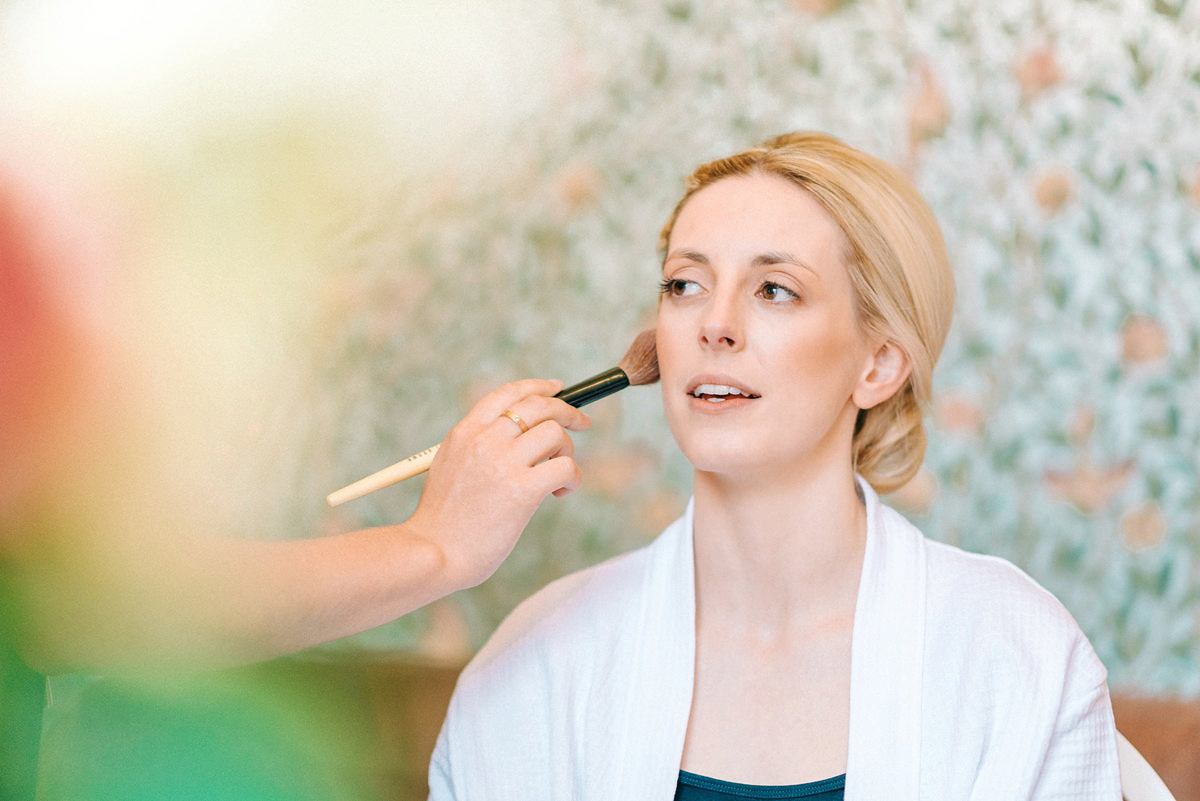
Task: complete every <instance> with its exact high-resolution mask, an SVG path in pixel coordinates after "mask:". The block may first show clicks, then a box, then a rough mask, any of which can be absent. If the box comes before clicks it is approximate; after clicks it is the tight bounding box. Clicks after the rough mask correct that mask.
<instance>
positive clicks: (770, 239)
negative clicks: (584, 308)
mask: <svg viewBox="0 0 1200 801" xmlns="http://www.w3.org/2000/svg"><path fill="white" fill-rule="evenodd" d="M843 252H844V236H843V234H842V232H841V230H840V229H839V228H838V226H837V224H836V223H834V221H833V220H832V218H830V216H829V215H828V213H826V212H825V210H824V209H823V208H822V207H821V206H820V205H819V204H818V203H817V202H816V201H815V200H814V199H813V198H812V196H811V195H809V194H808V193H807V192H805V191H804V190H802V189H800V188H799V187H797V186H796V185H794V184H792V183H791V182H789V181H787V180H786V179H784V178H781V177H779V176H775V175H770V174H763V173H753V174H750V175H745V176H736V177H730V178H722V179H720V180H718V181H717V182H716V183H713V184H711V185H709V186H707V187H705V188H704V189H701V190H699V191H698V192H696V193H695V194H694V195H692V197H691V198H690V199H689V200H688V202H687V203H686V204H685V205H684V207H683V209H682V210H681V211H680V213H679V216H678V218H677V219H676V222H675V226H674V228H673V229H672V231H671V235H670V239H669V241H668V243H667V256H666V260H665V261H664V264H663V298H662V304H661V305H660V307H659V312H658V330H657V347H658V363H659V369H660V373H661V379H662V391H663V403H664V406H665V409H666V415H667V420H668V422H669V423H670V426H671V430H672V432H673V433H674V435H675V439H676V440H677V441H678V443H679V445H680V447H681V448H682V449H683V452H684V454H685V455H686V456H687V457H688V459H689V460H690V461H691V462H692V464H693V466H694V467H695V468H696V469H697V470H699V471H703V472H709V473H715V474H726V475H728V476H731V477H732V476H736V477H740V478H746V479H751V480H756V481H757V480H765V479H767V478H771V479H781V480H788V478H789V477H795V476H797V475H798V474H804V473H805V472H806V471H810V470H813V469H822V468H823V467H827V466H838V465H840V466H842V467H847V468H848V466H849V460H850V440H851V436H852V434H853V426H854V419H855V416H856V414H857V407H856V406H855V405H854V403H853V399H852V395H853V393H854V391H855V388H856V387H857V386H858V385H859V383H860V381H861V380H862V379H863V378H864V377H865V375H866V374H867V373H868V372H869V371H870V369H871V352H872V348H871V347H870V344H869V342H868V341H867V338H866V336H865V335H864V334H863V332H862V331H861V330H860V327H859V324H858V319H857V315H856V312H855V300H854V294H853V290H852V287H851V284H850V277H849V274H848V272H847V269H846V266H845V264H844V263H843V259H842V254H843Z"/></svg>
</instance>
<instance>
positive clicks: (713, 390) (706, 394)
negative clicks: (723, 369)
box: [692, 384, 755, 403]
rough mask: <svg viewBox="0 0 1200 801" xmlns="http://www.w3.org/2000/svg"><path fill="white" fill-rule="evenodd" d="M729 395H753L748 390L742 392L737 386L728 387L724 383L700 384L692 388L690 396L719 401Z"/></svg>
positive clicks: (711, 401) (750, 396)
mask: <svg viewBox="0 0 1200 801" xmlns="http://www.w3.org/2000/svg"><path fill="white" fill-rule="evenodd" d="M730 396H733V397H741V398H753V397H755V396H754V395H751V394H750V393H748V392H743V391H742V390H740V389H738V388H737V387H730V386H726V385H725V384H701V385H700V386H698V387H696V388H695V389H694V390H692V397H695V398H703V399H704V400H707V401H708V402H709V403H720V402H721V401H723V400H725V399H726V398H728V397H730Z"/></svg>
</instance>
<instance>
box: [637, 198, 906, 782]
mask: <svg viewBox="0 0 1200 801" xmlns="http://www.w3.org/2000/svg"><path fill="white" fill-rule="evenodd" d="M843 249H844V248H843V240H842V234H841V232H840V230H839V229H838V228H837V226H836V224H835V223H834V222H833V221H832V219H830V218H829V216H828V214H826V212H825V211H824V210H823V209H822V208H821V207H820V206H819V205H818V204H817V203H816V202H815V201H814V200H813V199H812V198H811V197H810V196H809V195H808V194H807V193H805V192H804V191H802V190H800V189H799V188H797V187H795V186H794V185H792V184H790V183H788V182H787V181H785V180H783V179H781V178H778V177H775V176H767V175H758V174H755V175H750V176H740V177H733V178H725V179H721V180H719V181H717V182H716V183H714V184H712V185H711V186H709V187H706V188H705V189H702V190H700V191H699V192H697V193H696V194H695V195H693V196H692V198H691V199H690V200H689V201H688V203H687V205H686V206H685V207H684V208H683V210H682V211H681V213H680V215H679V217H678V219H677V221H676V224H675V227H674V229H673V231H672V234H671V238H670V242H669V243H668V247H667V257H666V259H665V262H664V267H663V272H664V279H665V284H664V299H663V303H662V305H661V307H660V311H659V320H658V342H657V345H658V358H659V367H660V371H661V374H662V382H663V397H664V405H665V408H666V411H667V418H668V421H669V422H670V424H671V428H672V431H673V433H674V434H675V438H676V440H677V441H678V442H679V443H680V447H681V448H682V449H683V451H684V453H685V454H686V455H687V456H688V458H689V460H690V461H691V462H692V464H693V466H694V467H695V504H696V505H695V521H696V522H695V549H696V603H697V612H696V672H695V690H694V694H693V700H692V712H691V717H690V719H689V722H688V730H687V737H686V742H685V748H684V754H683V761H682V767H683V768H684V769H685V770H688V771H691V772H694V773H699V774H702V775H708V776H713V777H715V778H720V779H724V780H727V781H737V782H745V783H751V784H768V785H769V784H793V783H800V782H807V781H813V780H819V779H824V778H828V777H831V776H835V775H838V774H841V773H843V772H845V770H846V759H847V749H848V741H849V717H850V662H851V653H850V643H851V634H852V631H853V624H854V607H855V600H856V597H857V591H858V582H859V577H860V575H861V571H862V560H863V554H864V547H865V538H866V512H865V509H864V508H863V506H862V502H861V500H860V499H859V498H858V495H857V492H856V487H855V483H854V475H853V470H852V466H851V450H850V446H851V439H852V434H853V427H854V421H855V418H856V415H857V413H858V410H859V409H863V408H869V407H870V406H873V405H875V404H877V403H880V402H882V401H883V400H885V399H886V398H887V397H890V396H891V394H893V393H894V392H895V391H896V390H897V389H898V388H899V386H900V385H901V384H902V383H903V381H904V379H905V378H907V375H908V372H909V364H908V360H907V358H906V357H905V356H904V354H903V353H902V352H901V351H900V350H899V349H898V348H897V347H895V345H893V344H891V343H888V342H876V341H871V340H870V339H869V338H868V337H867V336H866V335H865V334H864V333H863V332H862V331H861V329H860V326H859V324H858V320H857V315H856V313H855V307H854V303H855V301H854V296H853V292H852V289H851V285H850V282H849V277H848V274H847V271H846V267H845V265H844V263H843V261H842V257H841V254H842V252H843ZM729 388H733V390H735V391H733V392H730V390H729Z"/></svg>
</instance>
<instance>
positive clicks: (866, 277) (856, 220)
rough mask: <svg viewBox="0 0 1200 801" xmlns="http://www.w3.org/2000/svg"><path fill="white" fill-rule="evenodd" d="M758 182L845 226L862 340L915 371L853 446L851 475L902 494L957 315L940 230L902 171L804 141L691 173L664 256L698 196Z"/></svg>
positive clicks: (780, 142) (781, 141)
mask: <svg viewBox="0 0 1200 801" xmlns="http://www.w3.org/2000/svg"><path fill="white" fill-rule="evenodd" d="M754 172H761V173H768V174H771V175H777V176H780V177H783V178H785V179H787V180H789V181H791V182H793V183H794V184H796V185H797V186H798V187H800V188H801V189H803V190H805V191H806V192H808V193H809V194H810V195H812V197H813V198H814V199H816V200H817V202H818V203H820V204H821V206H822V207H823V208H824V209H825V211H826V212H828V214H829V216H830V217H832V218H833V220H834V221H835V222H836V223H837V224H838V227H839V228H841V230H842V233H843V234H844V235H845V237H844V239H845V245H846V252H845V254H843V255H844V261H845V263H846V267H847V269H848V270H849V272H850V280H851V284H852V286H853V288H854V294H855V301H856V308H857V310H858V315H859V322H860V324H861V325H862V326H863V330H864V331H865V332H866V333H867V335H868V336H871V337H872V338H877V339H881V340H886V341H890V342H893V343H895V344H896V346H898V347H899V348H900V349H901V350H903V351H904V353H905V354H906V355H907V356H908V358H909V361H910V362H911V364H912V371H911V373H910V375H909V377H908V379H907V380H906V381H905V383H904V385H903V386H901V388H900V389H899V390H897V391H896V393H895V394H894V395H892V397H890V398H888V399H887V400H885V401H883V402H882V403H880V404H878V405H877V406H874V407H872V408H870V409H863V410H861V411H860V412H859V414H858V420H857V422H856V425H855V428H854V439H853V442H852V446H851V450H852V459H853V467H854V470H855V471H856V472H858V473H859V474H860V475H862V477H863V478H864V479H866V480H867V482H869V483H870V484H871V486H872V487H874V488H875V489H876V491H878V492H881V493H883V492H891V491H893V490H896V489H899V488H900V487H901V486H903V485H904V484H905V483H906V482H907V481H908V480H909V479H910V478H912V476H913V474H915V473H916V472H917V469H918V468H919V467H920V466H921V461H922V460H923V459H924V458H925V442H926V436H925V425H924V420H923V407H924V406H925V405H926V404H928V402H929V401H930V399H931V397H932V394H933V367H934V364H935V363H936V362H937V358H938V355H939V354H940V353H941V351H942V345H943V343H944V342H945V340H946V333H947V332H948V330H949V328H950V320H951V317H952V316H953V313H954V273H953V271H952V270H951V268H950V260H949V258H948V257H947V255H946V246H945V243H944V241H943V239H942V232H941V228H940V227H939V226H938V223H937V220H936V219H935V218H934V216H933V212H932V211H931V210H930V209H929V206H928V205H927V204H926V203H925V201H924V200H923V199H922V198H921V196H920V194H919V193H918V192H917V190H916V187H914V186H913V185H912V182H911V181H910V180H909V179H908V178H907V177H906V176H905V175H904V174H903V173H901V172H900V171H899V170H898V169H896V168H895V167H892V166H891V165H890V164H887V163H886V162H884V161H881V160H880V159H877V158H875V157H874V156H871V155H868V154H866V153H863V152H862V151H860V150H856V149H855V148H852V147H850V146H849V145H847V144H845V143H843V142H841V141H840V140H838V139H835V138H834V137H832V136H827V135H825V134H820V133H810V132H799V133H790V134H784V135H782V136H778V137H775V138H773V139H769V140H767V141H766V142H764V143H763V144H762V145H760V146H758V147H755V148H751V149H749V150H746V151H744V152H742V153H739V154H737V155H734V156H729V157H728V158H723V159H718V160H716V161H713V162H710V163H708V164H704V165H702V166H701V167H699V168H698V169H697V170H696V171H695V172H693V173H692V174H691V176H689V178H688V179H687V191H686V192H685V193H684V195H683V197H682V198H681V199H680V201H679V203H678V204H677V205H676V206H675V210H674V211H673V212H672V213H671V217H670V219H669V220H668V221H667V224H666V225H665V226H663V229H662V234H661V235H660V237H659V249H660V251H662V252H663V253H665V252H666V248H667V242H668V240H669V239H670V236H671V231H672V229H673V228H674V226H675V220H676V219H677V218H678V217H679V212H680V210H682V208H683V207H684V205H685V204H686V203H687V202H688V200H689V199H690V198H691V196H692V195H694V194H695V193H696V192H698V191H699V190H700V189H703V188H704V187H706V186H708V185H710V184H712V183H715V182H716V181H719V180H721V179H722V178H728V177H731V176H737V175H747V174H750V173H754Z"/></svg>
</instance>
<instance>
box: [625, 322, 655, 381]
mask: <svg viewBox="0 0 1200 801" xmlns="http://www.w3.org/2000/svg"><path fill="white" fill-rule="evenodd" d="M618 366H619V367H620V368H621V369H622V370H624V371H625V375H627V376H629V383H630V384H631V385H632V386H635V387H637V386H641V385H642V384H653V383H654V382H655V381H657V380H658V351H657V350H655V347H654V329H652V328H651V329H647V330H645V331H643V332H642V333H640V334H638V335H637V338H636V339H634V340H633V344H632V345H630V346H629V350H627V351H625V356H624V357H623V358H622V359H621V361H620V362H619V363H618Z"/></svg>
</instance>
